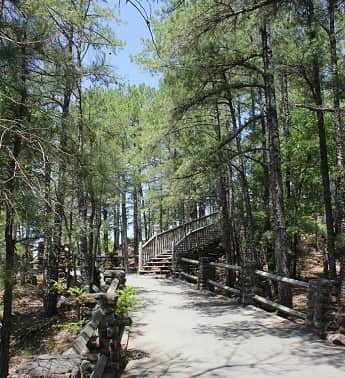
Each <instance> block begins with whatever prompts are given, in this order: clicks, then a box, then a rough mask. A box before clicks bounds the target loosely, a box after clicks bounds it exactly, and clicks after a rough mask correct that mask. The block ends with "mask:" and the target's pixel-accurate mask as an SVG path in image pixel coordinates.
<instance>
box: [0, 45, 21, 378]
mask: <svg viewBox="0 0 345 378" xmlns="http://www.w3.org/2000/svg"><path fill="white" fill-rule="evenodd" d="M22 46H23V47H22V48H21V54H22V55H21V56H22V59H23V61H22V65H21V81H20V84H19V86H20V95H19V99H18V102H17V105H16V108H15V111H14V119H15V122H16V129H17V133H15V134H14V136H13V139H10V140H9V142H8V149H9V151H11V153H10V154H9V160H8V163H7V172H6V173H7V177H6V178H5V180H4V185H3V192H2V193H1V194H2V198H3V201H4V203H5V222H6V223H5V266H4V294H3V308H4V310H3V318H2V327H1V329H0V331H1V342H0V378H6V377H7V376H8V367H9V352H10V336H11V328H12V301H13V287H14V279H15V277H14V268H15V267H14V257H15V246H16V226H15V190H16V174H17V169H18V164H17V161H18V158H19V154H20V151H21V148H22V140H21V136H20V135H19V132H20V130H21V129H22V123H23V122H24V121H25V118H26V116H27V107H26V103H27V97H28V92H27V77H28V70H27V62H26V47H25V43H24V44H23V45H22ZM3 143H4V141H3ZM5 143H6V142H5Z"/></svg>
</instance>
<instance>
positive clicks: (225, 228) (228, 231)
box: [214, 104, 235, 285]
mask: <svg viewBox="0 0 345 378" xmlns="http://www.w3.org/2000/svg"><path fill="white" fill-rule="evenodd" d="M214 119H215V122H214V130H215V134H216V138H217V140H218V141H221V139H222V135H221V124H220V114H219V108H218V104H215V109H214ZM218 159H219V166H220V168H219V169H220V172H218V180H217V181H218V183H217V184H218V201H219V207H220V209H221V226H222V238H223V240H224V250H225V259H226V263H227V264H234V261H235V258H234V250H233V248H232V244H231V235H232V225H231V222H230V217H229V202H228V196H227V187H226V181H227V180H226V177H225V173H224V172H223V167H222V162H223V161H224V160H225V159H224V156H223V151H219V154H218ZM234 281H235V276H234V274H233V272H232V271H227V274H226V284H228V285H232V284H234Z"/></svg>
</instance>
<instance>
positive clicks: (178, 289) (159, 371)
mask: <svg viewBox="0 0 345 378" xmlns="http://www.w3.org/2000/svg"><path fill="white" fill-rule="evenodd" d="M128 284H129V285H133V286H135V287H137V288H138V292H139V295H140V299H141V305H142V308H141V309H140V311H138V312H137V313H136V314H135V315H134V326H133V328H132V330H131V341H130V348H131V349H135V350H136V351H141V352H144V353H138V355H140V354H141V355H144V354H145V355H146V357H144V358H141V359H138V360H133V361H130V362H129V364H128V365H127V368H126V370H125V372H124V374H123V376H122V377H126V378H133V377H139V378H144V377H150V378H156V377H164V378H165V377H174V378H187V377H188V378H193V377H203V378H204V377H226V378H231V377H234V378H248V377H256V378H258V377H266V378H269V377H274V378H277V377H278V378H282V377H289V378H309V377H311V378H338V377H339V378H340V377H341V378H344V377H345V350H344V349H340V348H335V347H330V346H327V345H326V344H325V343H324V342H322V341H320V340H318V338H316V337H314V336H313V335H312V334H311V333H309V332H307V331H306V330H305V329H304V328H303V327H301V326H297V325H295V324H294V323H292V322H289V321H287V320H285V319H283V318H280V317H278V316H275V315H272V314H269V313H266V312H264V311H263V310H260V309H257V308H254V307H252V306H248V307H242V306H240V305H238V304H236V303H233V302H231V301H230V300H228V299H226V298H224V297H221V296H217V295H214V294H212V293H206V292H200V291H197V290H194V289H192V288H191V287H190V286H189V285H188V284H184V283H175V282H172V281H168V280H161V279H157V278H153V277H142V276H137V275H129V276H128Z"/></svg>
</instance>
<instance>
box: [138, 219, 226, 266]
mask: <svg viewBox="0 0 345 378" xmlns="http://www.w3.org/2000/svg"><path fill="white" fill-rule="evenodd" d="M218 214H219V213H218V212H215V213H212V214H209V215H205V216H203V217H200V218H197V219H194V220H192V221H190V222H187V223H184V224H182V225H180V226H177V227H174V228H171V229H170V230H166V231H163V232H160V233H159V234H155V235H153V236H152V237H151V238H150V239H149V240H148V241H146V242H145V243H144V244H143V245H142V246H141V248H140V250H139V270H140V269H141V267H142V266H143V265H144V264H145V263H146V262H147V261H148V260H150V259H151V258H152V257H155V256H158V255H160V254H162V253H164V251H167V250H172V248H173V245H176V243H178V242H179V241H180V240H182V239H183V238H185V236H186V235H188V234H190V233H191V232H192V231H195V230H197V229H200V228H203V227H205V226H208V225H211V224H214V223H215V222H216V221H217V218H218Z"/></svg>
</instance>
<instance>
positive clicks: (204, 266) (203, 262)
mask: <svg viewBox="0 0 345 378" xmlns="http://www.w3.org/2000/svg"><path fill="white" fill-rule="evenodd" d="M210 262H211V260H210V258H209V257H199V272H198V289H199V290H205V289H208V288H209V287H210V285H209V284H208V283H207V280H214V272H215V270H214V267H213V266H211V265H210Z"/></svg>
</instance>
